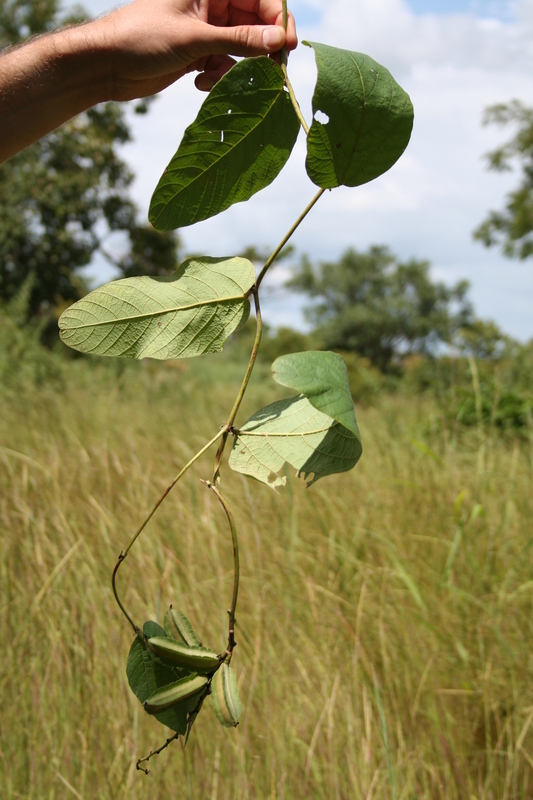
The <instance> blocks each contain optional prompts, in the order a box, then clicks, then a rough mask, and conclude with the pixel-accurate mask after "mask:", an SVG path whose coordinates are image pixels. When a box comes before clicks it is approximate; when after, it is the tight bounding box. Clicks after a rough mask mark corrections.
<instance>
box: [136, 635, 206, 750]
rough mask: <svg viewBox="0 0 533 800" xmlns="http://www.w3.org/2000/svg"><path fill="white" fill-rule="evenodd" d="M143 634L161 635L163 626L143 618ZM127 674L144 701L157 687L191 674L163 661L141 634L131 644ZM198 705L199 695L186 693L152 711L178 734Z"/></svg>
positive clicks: (185, 727)
mask: <svg viewBox="0 0 533 800" xmlns="http://www.w3.org/2000/svg"><path fill="white" fill-rule="evenodd" d="M143 631H144V634H145V636H161V635H163V636H164V634H165V632H164V630H163V628H161V626H160V625H157V623H155V622H146V623H145V625H144V628H143ZM126 674H127V676H128V682H129V685H130V688H131V690H132V692H133V693H134V694H135V696H136V697H137V698H138V699H139V701H140V702H141V703H142V704H144V703H145V702H146V701H147V700H148V699H149V698H150V697H151V696H152V695H153V694H154V693H155V692H156V691H157V690H159V689H163V688H164V687H165V686H170V685H172V684H174V683H175V682H176V681H178V680H180V679H182V678H185V677H186V676H187V675H189V674H190V671H189V670H184V669H179V668H176V667H171V666H168V665H166V664H162V663H161V662H160V661H159V660H158V659H157V658H155V657H154V656H153V655H152V654H151V653H150V651H149V650H148V648H147V647H146V644H145V643H144V640H143V639H142V638H141V637H140V636H136V637H135V640H134V642H133V644H132V646H131V648H130V652H129V655H128V663H127V667H126ZM197 705H198V697H189V698H187V699H185V700H184V701H183V702H182V703H179V704H178V705H175V706H173V707H172V708H170V709H168V710H166V711H162V712H160V713H158V714H154V715H153V716H155V718H156V719H157V720H158V721H159V722H161V723H162V724H163V725H166V726H167V727H169V728H171V729H172V730H173V731H175V732H176V733H179V734H185V732H186V730H187V716H188V714H189V713H190V712H191V711H193V710H194V709H195V708H196V706H197Z"/></svg>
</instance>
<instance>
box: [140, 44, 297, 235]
mask: <svg viewBox="0 0 533 800" xmlns="http://www.w3.org/2000/svg"><path fill="white" fill-rule="evenodd" d="M299 129H300V123H299V121H298V118H297V116H296V113H295V111H294V108H293V106H292V103H291V101H290V98H289V95H288V94H287V92H286V91H285V89H284V78H283V73H282V71H281V69H280V68H279V67H278V65H277V64H275V63H274V61H272V60H271V59H269V58H267V57H266V56H261V57H260V58H253V59H250V58H247V59H244V60H243V61H240V62H239V63H238V64H236V65H235V66H234V67H233V68H232V69H231V70H230V71H229V72H228V73H226V75H225V76H224V77H223V78H222V79H221V80H220V81H219V82H218V83H217V84H216V85H215V87H214V88H213V89H212V90H211V92H210V94H209V96H208V97H207V99H206V100H205V102H204V104H203V105H202V107H201V109H200V112H199V114H198V116H197V118H196V120H195V121H194V122H193V123H192V125H190V126H189V127H188V128H187V130H186V131H185V134H184V136H183V139H182V141H181V144H180V146H179V149H178V151H177V153H176V154H175V156H174V157H173V158H172V160H171V162H170V164H169V165H168V167H167V168H166V170H165V172H164V173H163V176H162V177H161V180H160V181H159V183H158V185H157V187H156V190H155V192H154V195H153V197H152V201H151V205H150V213H149V218H150V222H151V223H152V225H153V226H154V227H155V228H157V230H159V231H168V230H172V229H174V228H183V227H185V226H186V225H192V224H193V223H195V222H199V221H200V220H203V219H207V218H208V217H212V216H214V215H215V214H219V213H220V212H221V211H224V210H225V209H226V208H229V207H230V206H231V205H233V203H239V202H242V201H244V200H248V199H249V198H250V197H251V196H252V195H253V194H255V193H256V192H258V191H259V190H260V189H264V188H265V186H268V185H269V184H270V183H272V181H273V180H274V178H275V177H276V175H277V174H278V173H279V172H280V170H281V169H282V168H283V166H284V165H285V163H286V161H287V159H288V158H289V155H290V153H291V150H292V148H293V147H294V143H295V142H296V138H297V136H298V131H299Z"/></svg>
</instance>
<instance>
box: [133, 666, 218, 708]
mask: <svg viewBox="0 0 533 800" xmlns="http://www.w3.org/2000/svg"><path fill="white" fill-rule="evenodd" d="M208 683H209V679H208V678H206V677H205V675H197V674H196V673H195V672H193V673H192V674H191V675H187V676H186V677H185V678H181V679H180V680H179V681H176V682H175V683H170V684H168V685H167V686H164V687H163V688H162V689H157V691H155V692H154V693H153V694H152V695H151V696H150V697H149V698H148V700H146V702H145V703H144V704H143V705H144V708H145V711H148V713H149V714H158V713H159V712H160V711H166V710H167V709H168V708H172V706H175V705H177V703H180V702H181V701H183V700H187V699H188V698H189V697H192V696H193V695H195V694H199V693H200V692H201V691H202V690H203V689H205V687H206V686H207V684H208Z"/></svg>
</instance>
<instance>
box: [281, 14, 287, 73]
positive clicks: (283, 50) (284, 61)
mask: <svg viewBox="0 0 533 800" xmlns="http://www.w3.org/2000/svg"><path fill="white" fill-rule="evenodd" d="M281 8H282V12H281V13H282V15H283V18H282V19H283V30H285V31H286V30H287V16H288V13H287V0H282V3H281ZM281 63H282V65H283V66H287V48H286V47H285V45H283V47H282V48H281ZM283 66H282V69H283Z"/></svg>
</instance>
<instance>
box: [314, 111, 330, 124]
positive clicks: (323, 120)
mask: <svg viewBox="0 0 533 800" xmlns="http://www.w3.org/2000/svg"><path fill="white" fill-rule="evenodd" d="M315 119H316V121H317V122H320V124H321V125H327V124H328V122H329V117H328V115H327V114H325V113H324V112H323V111H317V112H316V114H315Z"/></svg>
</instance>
